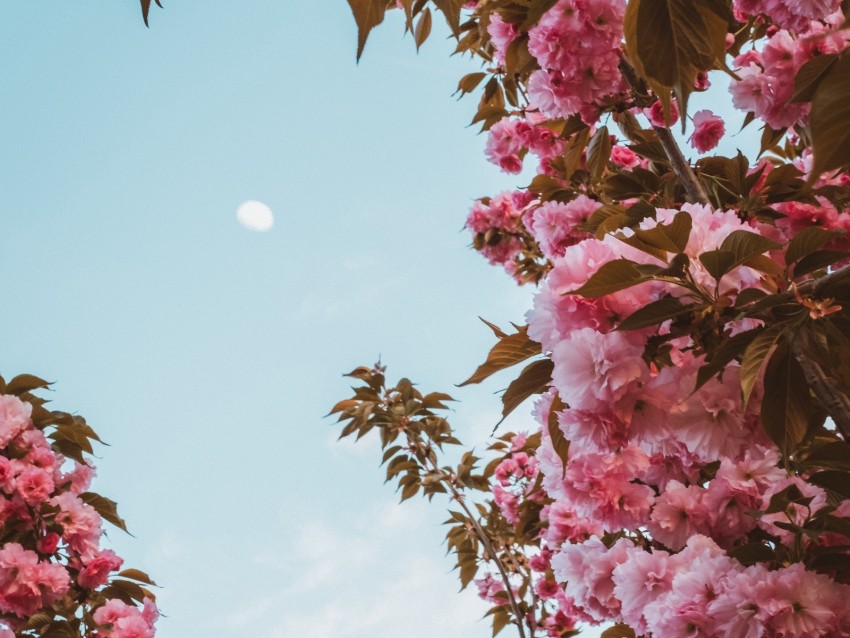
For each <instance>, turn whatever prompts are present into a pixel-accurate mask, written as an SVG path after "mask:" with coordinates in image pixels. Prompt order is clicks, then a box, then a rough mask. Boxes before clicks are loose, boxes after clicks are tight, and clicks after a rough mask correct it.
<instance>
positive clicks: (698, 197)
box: [620, 59, 709, 204]
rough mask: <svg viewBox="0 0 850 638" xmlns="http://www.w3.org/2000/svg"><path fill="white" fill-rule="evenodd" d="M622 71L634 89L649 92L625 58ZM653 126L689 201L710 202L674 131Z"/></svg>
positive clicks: (640, 93) (641, 92)
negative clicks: (683, 153)
mask: <svg viewBox="0 0 850 638" xmlns="http://www.w3.org/2000/svg"><path fill="white" fill-rule="evenodd" d="M620 73H622V74H623V77H624V78H625V79H626V82H628V83H629V86H631V88H632V90H633V91H634V92H635V93H636V94H638V95H646V94H647V89H646V84H645V83H644V81H643V80H642V79H641V78H640V77H639V76H638V74H637V73H636V72H635V69H634V67H633V66H632V65H631V64H629V63H628V62H626V60H625V59H621V60H620ZM683 117H684V114H683ZM652 128H653V129H654V130H655V133H656V134H657V135H658V141H659V142H661V146H662V147H663V148H664V154H665V155H667V159H668V160H670V165H671V166H672V167H673V172H674V173H676V176H677V177H678V178H679V179H680V180H681V182H682V185H683V186H684V187H685V192H686V193H687V196H688V201H689V202H692V203H694V204H708V203H709V202H708V195H707V194H706V192H705V189H704V188H703V186H702V184H701V183H700V181H699V180H698V179H697V176H696V174H695V173H694V171H693V169H692V168H691V165H690V164H689V163H688V160H686V159H685V156H684V155H682V151H681V149H680V148H679V145H678V144H677V143H676V138H674V137H673V133H671V132H670V129H669V128H667V127H666V126H653V127H652Z"/></svg>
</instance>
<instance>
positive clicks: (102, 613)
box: [94, 599, 159, 638]
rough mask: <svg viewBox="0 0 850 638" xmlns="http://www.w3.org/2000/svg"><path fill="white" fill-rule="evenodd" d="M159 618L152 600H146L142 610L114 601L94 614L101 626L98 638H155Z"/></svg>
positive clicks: (95, 619)
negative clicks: (155, 624) (155, 626)
mask: <svg viewBox="0 0 850 638" xmlns="http://www.w3.org/2000/svg"><path fill="white" fill-rule="evenodd" d="M157 618H159V612H158V611H157V608H156V605H154V604H153V602H152V601H151V600H150V599H145V602H144V605H143V607H142V609H139V608H138V607H136V606H134V605H128V604H126V603H124V602H123V601H120V600H117V599H112V600H110V601H108V602H107V603H106V604H105V605H103V606H102V607H99V608H98V609H97V611H96V612H94V621H95V622H96V623H97V624H98V625H99V626H100V629H99V630H98V632H97V636H96V638H153V636H154V635H155V633H156V631H155V628H154V623H155V622H156V620H157Z"/></svg>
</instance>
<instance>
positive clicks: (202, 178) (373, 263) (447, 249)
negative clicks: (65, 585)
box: [0, 0, 735, 638]
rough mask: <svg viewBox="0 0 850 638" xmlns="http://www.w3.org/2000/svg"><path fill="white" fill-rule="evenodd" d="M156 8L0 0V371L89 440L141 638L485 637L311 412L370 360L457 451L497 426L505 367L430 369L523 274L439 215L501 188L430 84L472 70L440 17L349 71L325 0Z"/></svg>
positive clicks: (376, 36) (482, 339)
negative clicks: (143, 628) (419, 34)
mask: <svg viewBox="0 0 850 638" xmlns="http://www.w3.org/2000/svg"><path fill="white" fill-rule="evenodd" d="M164 4H165V9H164V10H159V9H156V8H154V9H152V11H151V16H150V17H151V20H150V22H151V28H150V29H146V28H145V27H144V25H143V24H142V21H141V17H140V12H139V7H138V3H137V2H136V1H135V0H89V1H88V2H76V3H57V2H48V1H47V0H4V2H2V3H0V59H2V60H4V61H5V62H4V63H3V69H2V74H1V75H0V76H2V78H3V96H2V97H0V111H1V112H2V117H0V140H2V142H0V270H1V271H2V272H3V274H4V278H3V290H4V295H3V300H4V301H3V305H2V311H0V334H2V338H1V339H0V374H2V375H4V376H5V377H6V378H10V377H12V376H14V375H16V374H19V373H23V372H29V373H33V374H37V375H39V376H41V377H43V378H45V379H48V380H50V381H53V382H55V385H54V386H53V389H52V391H51V392H50V393H49V397H50V399H51V400H52V402H53V403H52V405H53V406H54V407H55V408H56V409H61V410H65V411H70V412H74V413H79V414H82V415H84V416H85V417H86V418H87V419H88V421H89V422H90V423H91V424H92V425H93V427H94V428H95V429H96V430H97V431H98V433H99V434H100V435H101V437H102V438H103V439H104V440H105V441H106V442H108V443H109V447H102V448H100V449H99V450H98V457H99V458H98V459H97V461H96V465H97V468H98V476H97V478H96V479H95V484H94V486H93V488H94V489H95V490H96V491H98V492H100V493H102V494H104V495H106V496H108V497H110V498H113V499H115V500H117V501H118V503H119V506H120V511H121V513H122V515H123V517H124V518H125V519H126V521H127V524H128V526H129V529H130V531H131V532H132V534H133V536H128V535H125V534H123V533H122V532H120V531H119V530H115V529H113V530H110V532H109V541H108V542H109V545H110V546H111V547H114V548H115V549H116V550H117V551H118V552H119V553H120V554H121V555H122V556H124V557H125V558H126V565H127V566H133V567H137V568H140V569H143V570H145V571H147V572H149V573H150V574H151V575H152V576H153V577H154V578H155V579H156V581H157V582H158V583H159V584H160V585H161V589H158V590H157V592H158V601H159V604H160V607H161V609H162V612H163V613H164V617H163V618H162V619H161V621H160V623H159V633H158V635H159V636H162V637H163V638H177V637H185V636H207V637H210V638H219V637H220V638H229V637H242V636H249V635H250V636H257V637H260V638H282V637H284V636H291V635H299V636H301V637H302V638H326V637H327V638H329V637H331V636H333V637H334V638H348V637H352V638H353V637H360V636H369V637H370V638H390V637H391V636H393V637H395V636H398V635H406V636H429V635H439V636H442V637H444V638H461V637H463V638H479V637H480V638H485V637H489V636H490V629H489V625H488V623H487V622H486V621H481V620H480V617H481V616H482V614H483V613H484V612H485V611H486V606H485V605H484V604H483V603H481V602H480V601H478V600H477V598H476V596H475V595H474V594H473V593H472V592H470V591H467V592H464V594H462V595H458V593H457V590H458V581H457V578H456V575H455V574H453V573H451V566H452V562H451V560H450V558H449V557H446V556H445V555H444V553H445V552H444V547H443V546H442V545H441V543H442V538H443V534H444V530H443V529H442V528H441V525H440V522H441V521H442V520H444V518H445V508H444V504H442V503H438V502H437V500H436V499H435V502H434V503H433V504H431V505H430V506H429V504H428V503H427V502H424V501H423V502H420V501H419V500H416V501H408V502H406V503H404V505H403V506H399V505H398V504H397V501H398V495H397V494H395V493H394V491H393V488H392V486H391V485H389V484H387V485H383V470H382V469H380V468H379V467H378V464H379V461H380V450H379V446H378V444H377V442H376V441H368V440H367V441H363V442H360V443H358V444H357V445H353V444H351V443H348V442H337V441H336V435H337V432H338V429H336V428H335V426H334V424H333V420H332V419H327V418H324V415H325V414H327V412H328V410H329V409H330V407H331V406H332V405H333V404H334V403H335V402H336V401H337V400H339V399H342V398H346V397H347V392H348V390H349V383H348V381H349V380H348V379H345V378H343V377H342V376H341V375H342V373H344V372H347V371H349V370H351V369H353V368H355V367H356V366H359V365H363V364H371V363H374V362H375V361H376V360H377V359H378V358H379V357H380V359H381V360H382V361H383V362H384V363H385V364H386V365H388V376H389V377H390V378H391V380H395V379H396V378H397V377H399V376H407V377H410V378H411V379H413V380H414V381H416V382H417V383H418V384H419V385H420V387H421V388H422V389H423V390H425V391H432V390H440V391H448V392H450V393H451V394H452V395H454V396H455V397H456V398H458V399H460V403H459V404H457V406H456V407H455V410H454V412H453V413H452V415H451V416H450V420H451V421H452V422H453V423H454V424H455V426H456V427H457V429H458V433H459V436H460V438H461V439H462V440H463V441H464V442H468V443H470V444H474V445H476V446H478V449H481V446H483V445H486V441H487V436H488V434H489V432H490V430H491V429H492V426H493V425H494V424H495V423H496V421H497V420H498V414H499V410H500V405H499V399H498V396H496V394H495V393H496V392H497V391H499V390H501V389H503V388H504V387H505V385H506V384H507V383H508V382H509V380H510V378H509V377H504V376H502V377H500V378H496V379H492V380H489V381H488V382H486V383H484V384H482V385H481V386H478V387H472V388H469V387H465V388H456V387H455V384H457V383H459V382H460V381H462V380H463V379H465V378H466V377H467V376H469V374H470V373H471V372H472V371H473V370H474V369H475V367H476V366H477V364H478V363H480V362H481V361H483V359H484V357H485V356H486V353H487V351H488V349H489V348H490V346H491V345H492V343H493V336H492V333H490V331H489V330H488V329H487V328H486V327H485V326H484V325H483V324H482V323H481V322H480V321H479V320H478V316H481V317H485V318H486V319H488V320H490V321H493V322H495V323H498V324H501V325H506V324H507V323H508V322H509V321H514V322H521V321H522V317H523V314H524V312H525V310H526V309H527V308H528V307H529V306H530V299H531V294H532V291H531V290H529V289H521V288H518V287H517V286H516V285H514V284H513V283H512V282H511V281H510V279H509V278H508V277H506V276H505V275H504V274H503V273H501V272H499V271H498V270H497V269H494V268H492V267H490V266H488V265H487V264H486V263H485V262H484V260H483V259H481V258H480V257H479V256H478V255H477V254H475V253H474V251H472V250H471V249H470V248H469V242H470V238H469V236H468V234H467V233H466V232H465V231H463V229H462V226H463V220H464V218H465V215H466V211H467V209H468V207H469V205H470V204H471V202H472V200H473V199H474V198H476V197H481V196H484V195H493V194H496V193H498V192H499V191H501V190H505V189H509V188H514V187H517V186H521V185H524V184H527V182H528V178H529V176H528V175H521V176H506V175H502V174H499V173H498V171H497V170H496V169H495V167H493V166H490V165H489V164H487V163H486V162H485V160H484V158H483V154H482V150H483V145H484V141H485V140H484V138H483V137H481V136H478V135H477V134H476V129H474V128H470V127H468V126H467V125H468V122H469V120H470V119H471V116H472V111H473V108H474V103H473V102H472V101H471V100H469V99H466V100H461V101H460V102H458V101H457V100H456V99H455V98H454V97H452V93H453V92H454V90H455V88H456V86H457V80H458V78H459V77H460V76H461V75H463V74H464V73H467V72H469V71H474V70H478V67H477V65H476V64H474V63H473V62H471V61H470V60H468V59H462V58H459V57H450V53H451V51H452V45H451V42H450V41H449V39H448V38H447V33H446V31H445V29H444V28H441V27H436V28H435V30H434V34H433V35H432V38H431V40H429V42H428V43H427V44H426V45H425V46H424V47H423V48H422V50H421V51H420V52H419V53H418V54H417V53H416V51H415V48H414V46H413V43H412V40H411V39H410V38H409V37H408V38H405V37H403V24H402V21H401V19H400V16H391V17H390V18H389V19H388V20H387V22H386V23H385V24H384V25H382V26H381V27H380V28H379V29H377V30H376V31H374V32H373V34H372V36H371V37H370V40H369V42H368V44H367V46H366V50H365V54H364V56H363V59H362V60H361V62H360V64H359V65H358V64H356V63H355V50H356V32H355V27H354V22H353V19H352V17H351V14H350V12H349V10H348V7H347V5H346V3H345V2H344V0H333V1H332V2H330V1H323V2H302V3H290V2H280V0H252V1H251V2H238V3H237V2H231V1H224V0H195V1H184V2H176V1H174V0H170V1H168V2H165V3H164ZM727 143H728V144H735V140H732V141H731V142H727ZM246 200H259V201H262V202H264V203H265V204H267V205H268V206H269V207H270V208H271V210H272V211H274V214H275V225H274V227H273V228H272V229H271V230H270V231H269V232H265V233H258V232H252V231H251V230H248V229H246V228H244V227H243V226H240V225H239V223H238V222H237V219H236V210H237V207H238V206H239V205H240V203H242V202H244V201H246ZM527 412H528V410H527V409H520V410H518V414H517V415H516V416H513V417H512V418H511V420H510V421H509V422H508V423H507V424H506V425H504V426H503V427H504V428H505V429H529V428H531V427H532V422H531V419H530V417H529V416H528V415H527ZM506 631H507V630H506ZM591 635H592V634H591Z"/></svg>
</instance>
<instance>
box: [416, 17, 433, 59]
mask: <svg viewBox="0 0 850 638" xmlns="http://www.w3.org/2000/svg"><path fill="white" fill-rule="evenodd" d="M429 35H431V9H425V10H424V11H423V12H422V15H421V16H419V22H417V23H416V30H415V31H414V33H413V40H414V42H415V43H416V50H417V51H418V50H419V47H421V46H422V45H423V44H424V42H425V40H427V39H428V36H429Z"/></svg>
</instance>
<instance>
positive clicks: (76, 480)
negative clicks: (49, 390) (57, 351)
mask: <svg viewBox="0 0 850 638" xmlns="http://www.w3.org/2000/svg"><path fill="white" fill-rule="evenodd" d="M22 397H23V398H22ZM22 397H19V396H16V395H13V394H0V523H2V528H0V529H2V538H3V543H2V547H0V623H2V624H0V635H4V636H5V635H9V636H11V635H13V634H12V632H13V631H17V632H25V631H26V630H39V627H38V626H36V625H33V624H31V623H30V619H31V618H33V617H34V616H36V614H39V616H37V617H43V618H44V619H45V620H44V623H43V624H44V625H45V626H48V625H51V623H56V622H61V623H68V625H67V627H69V628H71V627H73V630H74V631H77V632H81V631H84V629H83V628H88V630H89V633H88V634H86V633H84V634H83V635H91V636H99V637H100V638H151V637H152V636H153V635H154V633H155V632H154V622H155V621H156V618H157V610H156V606H155V605H154V603H153V601H152V600H151V599H148V598H145V599H144V600H143V601H141V600H140V601H139V602H143V603H144V610H143V611H140V610H139V609H137V607H135V606H133V605H130V604H127V603H125V602H124V601H123V600H121V598H127V599H128V601H129V600H131V599H132V596H129V597H128V594H126V593H123V592H122V586H121V584H118V585H112V586H111V588H110V578H111V577H112V575H113V574H114V573H115V572H117V571H118V570H119V569H121V566H122V564H123V559H122V558H121V557H119V556H118V555H117V554H115V552H113V551H112V550H109V549H102V548H101V546H100V541H101V537H102V535H103V518H102V516H101V514H100V513H99V512H98V511H97V509H95V507H94V506H93V505H92V503H95V504H102V503H105V502H106V501H105V499H102V498H101V497H99V496H97V495H95V494H93V493H90V492H88V491H87V490H88V489H89V486H90V483H91V479H92V477H93V475H94V468H93V467H92V466H91V465H90V464H89V463H88V462H87V461H86V460H84V459H83V458H82V457H80V459H79V460H76V461H71V460H69V459H67V458H66V457H65V456H64V455H63V454H62V453H61V452H60V449H61V448H59V446H58V445H57V441H58V442H59V443H60V444H61V443H62V441H63V437H65V436H66V435H67V433H68V432H70V431H71V430H70V429H75V430H76V431H77V432H85V434H83V435H82V436H83V437H86V436H94V434H93V432H91V430H90V429H89V428H88V426H85V425H84V422H81V421H79V417H76V418H75V417H71V416H70V415H63V414H61V413H52V414H51V413H47V412H46V410H44V409H43V408H42V407H41V402H40V400H39V401H37V402H36V403H35V406H34V404H33V403H31V402H30V401H32V400H33V398H32V396H31V395H29V394H23V395H22ZM27 398H29V399H30V400H26V399H27ZM34 407H36V408H37V409H39V410H40V413H41V414H42V415H44V416H45V417H46V418H47V419H48V420H50V419H51V418H52V417H54V416H58V418H59V425H58V426H57V429H56V430H55V435H52V436H51V438H52V439H53V440H52V441H51V440H50V439H48V437H47V436H45V432H44V431H42V430H41V429H39V428H38V427H36V426H35V424H34V420H33V409H34ZM75 419H76V420H75ZM78 440H79V439H78ZM113 511H114V510H113ZM129 577H130V578H131V579H133V580H138V579H139V578H141V579H142V582H144V583H146V582H148V581H147V579H146V577H145V576H144V575H143V574H142V573H141V572H136V571H135V570H133V571H132V572H130V575H129ZM123 582H124V583H127V584H129V586H130V587H132V588H133V589H132V591H133V592H136V591H139V592H140V591H143V590H142V589H141V587H139V586H138V585H135V584H131V583H130V581H123ZM104 586H106V587H105V588H104ZM127 591H129V590H127ZM3 624H5V627H3ZM62 626H66V625H62ZM69 630H70V629H69ZM3 632H5V633H3ZM17 635H27V636H29V635H31V634H29V633H19V634H17ZM32 635H41V634H32ZM63 635H71V634H63ZM73 635H77V634H73Z"/></svg>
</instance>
